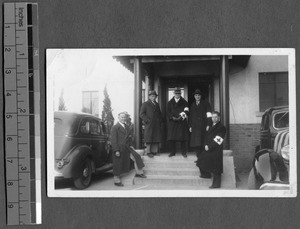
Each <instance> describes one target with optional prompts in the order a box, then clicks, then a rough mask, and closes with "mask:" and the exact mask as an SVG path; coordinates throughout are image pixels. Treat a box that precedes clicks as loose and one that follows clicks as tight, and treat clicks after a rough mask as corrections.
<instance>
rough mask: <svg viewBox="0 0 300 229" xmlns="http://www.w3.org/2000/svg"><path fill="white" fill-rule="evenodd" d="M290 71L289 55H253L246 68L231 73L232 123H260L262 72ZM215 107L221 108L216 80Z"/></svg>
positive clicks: (216, 81)
mask: <svg viewBox="0 0 300 229" xmlns="http://www.w3.org/2000/svg"><path fill="white" fill-rule="evenodd" d="M282 71H288V57H287V56H258V55H256V56H251V57H250V59H249V62H248V65H247V67H246V68H245V69H243V70H242V71H240V72H238V73H234V74H231V73H230V74H229V97H230V101H229V106H230V123H231V124H241V123H260V120H261V117H259V116H258V115H257V114H258V112H259V85H258V75H259V73H260V72H282ZM214 91H215V92H214V94H215V106H214V107H215V109H219V81H218V80H215V90H214Z"/></svg>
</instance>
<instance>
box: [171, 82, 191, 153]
mask: <svg viewBox="0 0 300 229" xmlns="http://www.w3.org/2000/svg"><path fill="white" fill-rule="evenodd" d="M188 111H189V108H188V103H187V101H186V100H185V99H184V98H182V97H181V89H180V88H175V90H174V97H173V98H172V99H171V100H170V101H169V102H168V104H167V117H168V120H169V123H168V136H167V140H168V141H169V142H170V146H171V153H170V154H169V157H172V156H175V154H176V142H181V153H182V156H183V157H187V154H186V153H187V141H188V136H189V132H188V123H187V114H188Z"/></svg>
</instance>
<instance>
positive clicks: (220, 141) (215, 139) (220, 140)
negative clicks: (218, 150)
mask: <svg viewBox="0 0 300 229" xmlns="http://www.w3.org/2000/svg"><path fill="white" fill-rule="evenodd" d="M223 140H224V139H223V138H222V137H220V136H218V135H217V136H216V137H215V138H214V141H215V142H216V143H217V144H219V145H221V144H222V142H223Z"/></svg>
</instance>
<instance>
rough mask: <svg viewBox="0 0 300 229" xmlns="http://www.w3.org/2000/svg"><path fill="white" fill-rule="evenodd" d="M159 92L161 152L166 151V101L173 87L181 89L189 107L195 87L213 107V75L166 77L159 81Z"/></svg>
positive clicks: (170, 96)
mask: <svg viewBox="0 0 300 229" xmlns="http://www.w3.org/2000/svg"><path fill="white" fill-rule="evenodd" d="M161 82H162V84H161V94H162V98H161V100H160V103H161V110H162V115H163V117H164V120H165V122H164V125H163V128H162V131H163V141H162V144H161V148H162V152H166V151H168V148H169V147H168V143H167V131H168V118H167V111H166V107H167V103H168V102H169V100H170V99H172V98H173V91H174V88H175V87H180V88H181V90H182V97H183V98H184V99H185V100H187V102H188V104H189V107H190V106H191V104H192V103H193V102H194V100H195V98H194V95H193V93H194V92H195V90H196V89H199V90H200V91H201V92H202V93H203V95H204V99H205V100H207V101H208V102H209V103H210V105H211V107H214V93H213V90H214V88H213V76H211V75H209V76H193V77H185V76H182V77H176V78H168V79H164V80H162V81H161Z"/></svg>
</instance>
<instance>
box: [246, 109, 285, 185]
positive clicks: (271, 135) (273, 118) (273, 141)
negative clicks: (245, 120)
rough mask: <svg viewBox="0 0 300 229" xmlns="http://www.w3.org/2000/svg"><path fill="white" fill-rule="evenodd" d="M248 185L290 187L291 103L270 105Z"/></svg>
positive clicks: (264, 119)
mask: <svg viewBox="0 0 300 229" xmlns="http://www.w3.org/2000/svg"><path fill="white" fill-rule="evenodd" d="M248 188H249V189H289V109H288V106H280V107H272V108H269V109H267V110H266V111H265V112H264V114H263V116H262V121H261V129H260V145H258V146H257V147H256V149H255V156H254V158H253V164H252V170H251V172H250V174H249V178H248Z"/></svg>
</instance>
